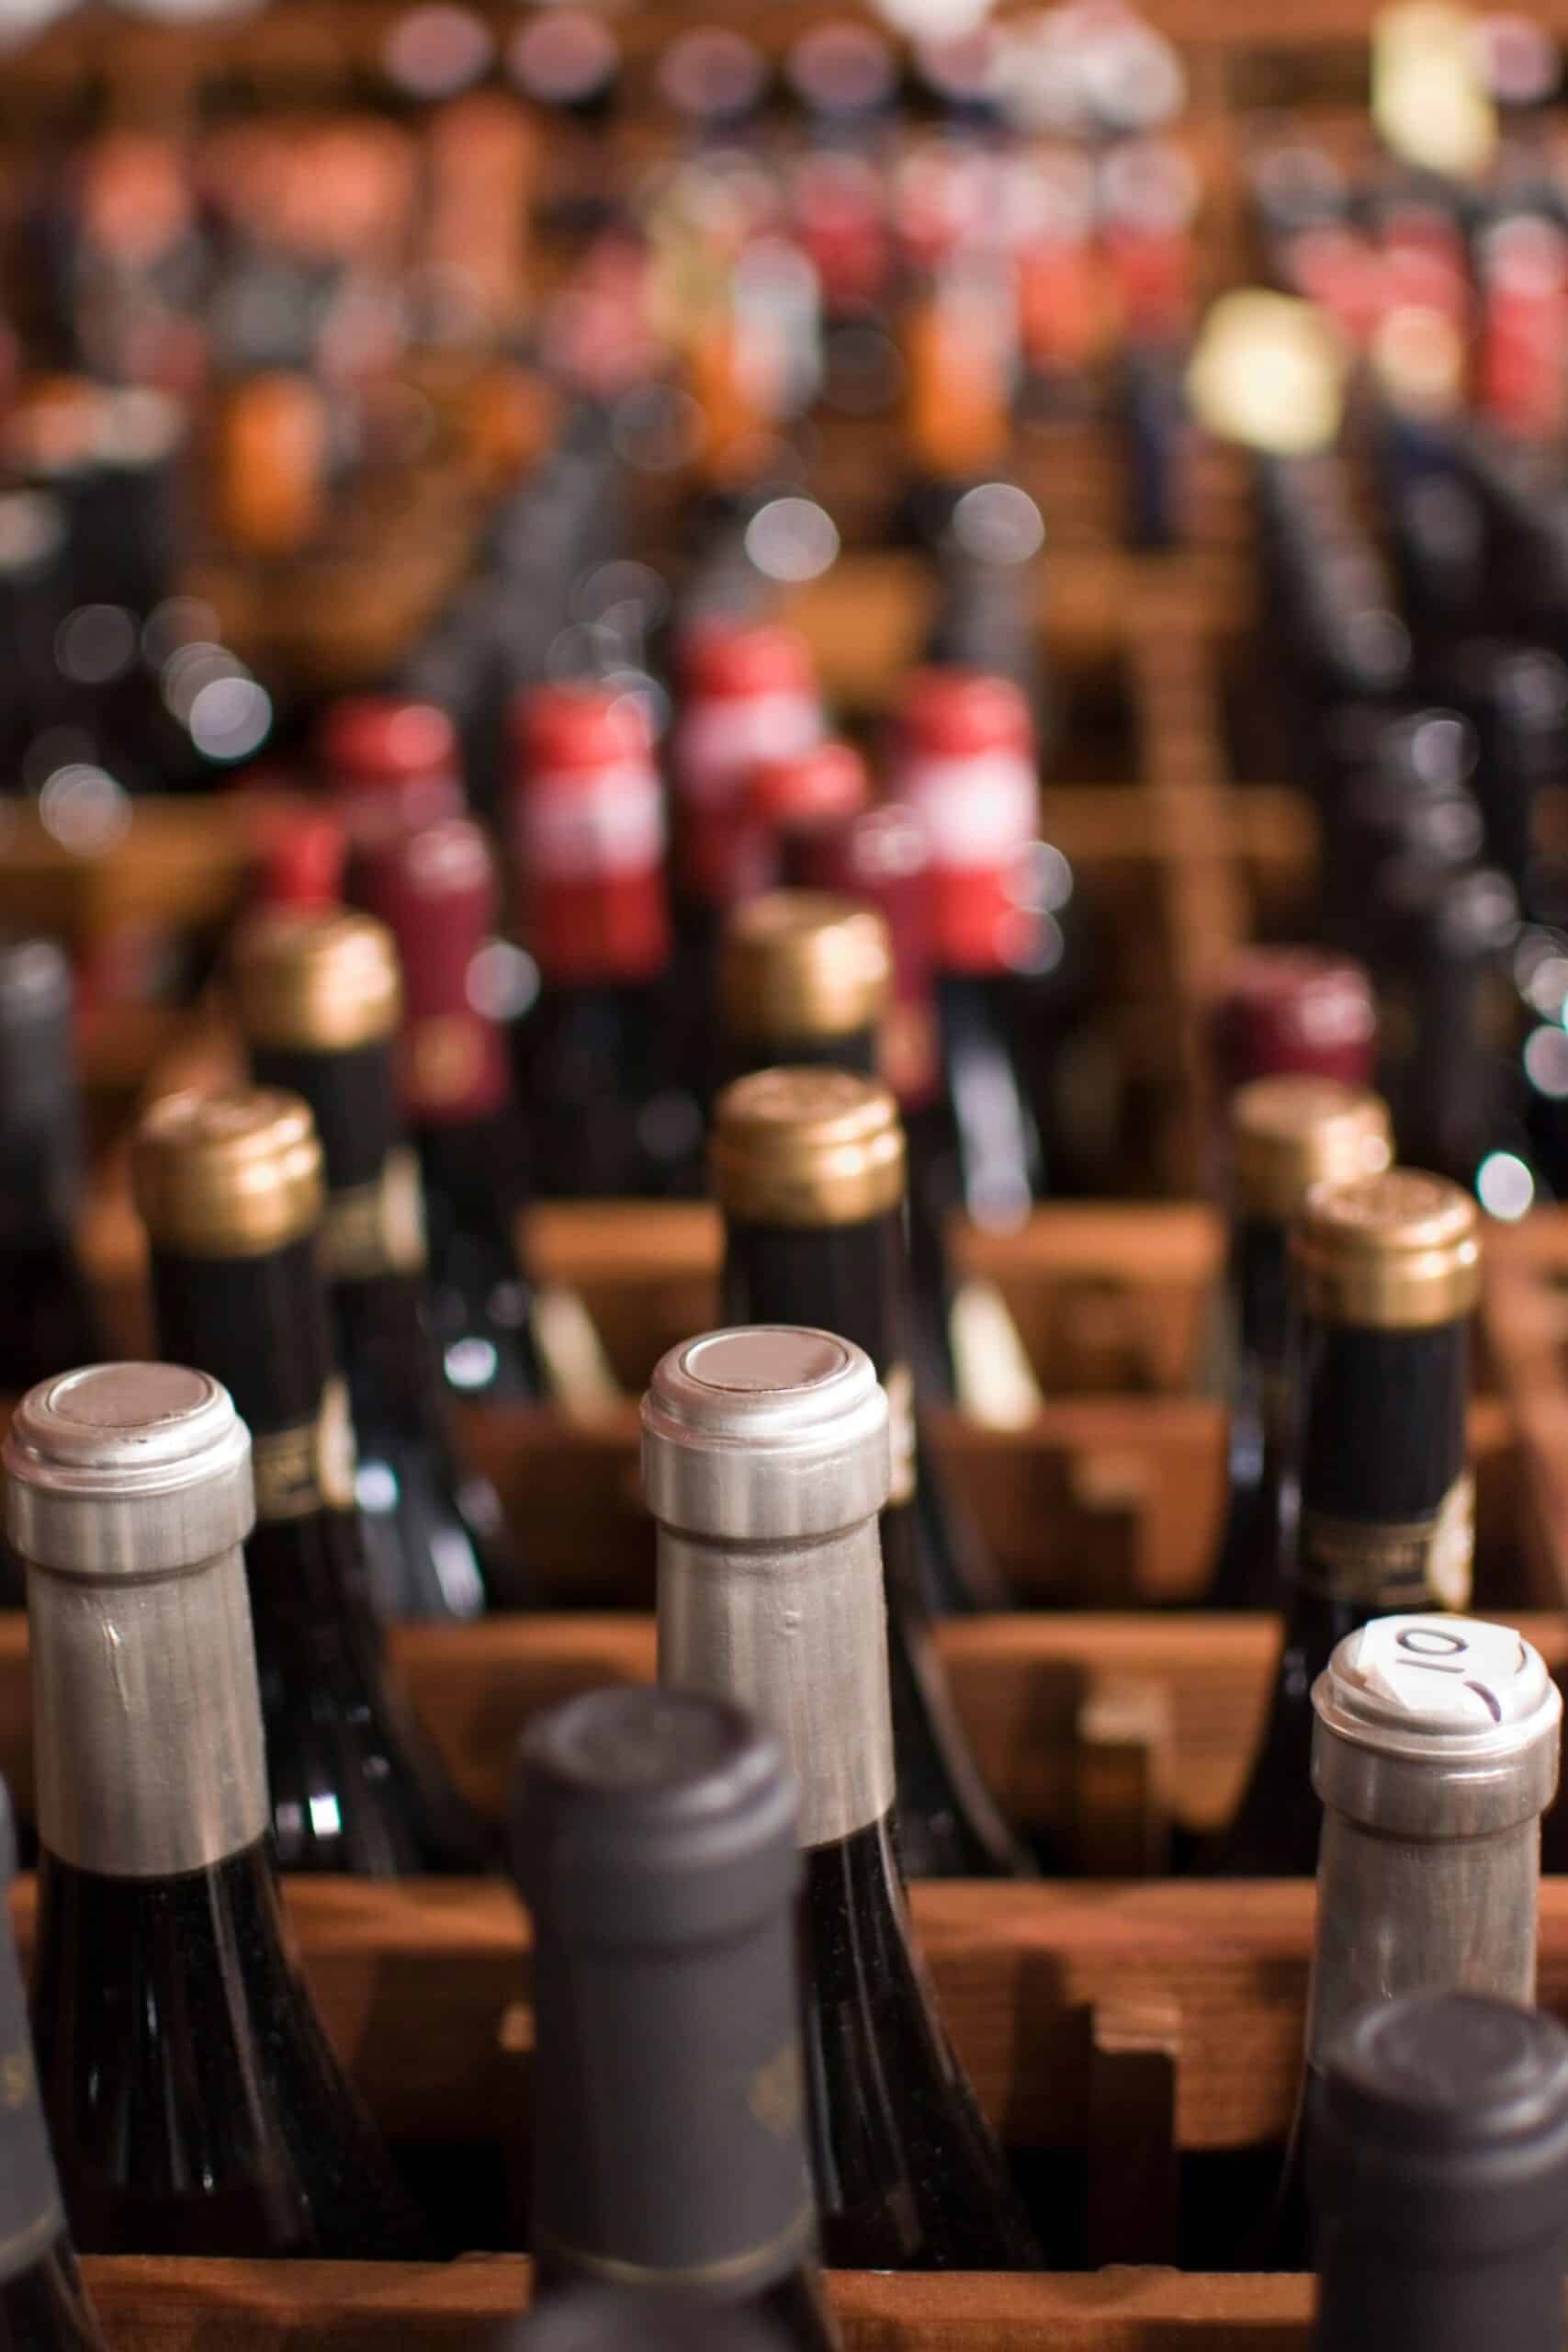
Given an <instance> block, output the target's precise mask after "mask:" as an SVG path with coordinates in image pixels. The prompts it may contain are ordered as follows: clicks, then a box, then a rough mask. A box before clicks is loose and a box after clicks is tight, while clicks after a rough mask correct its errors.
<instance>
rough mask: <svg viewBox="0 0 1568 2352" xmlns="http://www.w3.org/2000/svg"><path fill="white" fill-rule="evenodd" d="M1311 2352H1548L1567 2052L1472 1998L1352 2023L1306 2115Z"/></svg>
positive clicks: (1554, 2314)
mask: <svg viewBox="0 0 1568 2352" xmlns="http://www.w3.org/2000/svg"><path fill="white" fill-rule="evenodd" d="M1313 2138H1314V2144H1315V2148H1316V2161H1315V2162H1314V2166H1313V2184H1312V2186H1313V2211H1314V2220H1315V2237H1316V2244H1317V2267H1318V2291H1317V2317H1316V2322H1315V2324H1314V2332H1313V2338H1312V2341H1313V2346H1314V2352H1491V2348H1492V2346H1495V2345H1499V2344H1506V2345H1507V2346H1509V2352H1557V2347H1558V2346H1560V2345H1561V2344H1562V2213H1563V2209H1564V2201H1565V2199H1568V2035H1565V2034H1564V2033H1563V2030H1562V2027H1561V2026H1560V2025H1559V2024H1558V2023H1557V2021H1556V2019H1555V2018H1549V2017H1544V2016H1542V2015H1541V2014H1540V2012H1539V2011H1538V2010H1533V2009H1528V2008H1524V2007H1519V2006H1518V2005H1517V2003H1513V2002H1507V2001H1498V2000H1490V1999H1488V1998H1487V1997H1486V1996H1484V1995H1483V1994H1479V1993H1473V1992H1469V1991H1465V1992H1453V1993H1432V1994H1425V1993H1417V1994H1407V1995H1405V1996H1404V1998H1402V1999H1398V2000H1392V2001H1380V2002H1378V2003H1376V2004H1375V2005H1374V2006H1371V2007H1368V2008H1365V2009H1363V2010H1362V2011H1361V2012H1360V2014H1359V2017H1357V2018H1355V2019H1353V2020H1352V2022H1351V2023H1349V2024H1348V2026H1347V2027H1346V2029H1345V2031H1344V2032H1343V2034H1341V2036H1340V2037H1339V2039H1338V2040H1337V2041H1336V2043H1335V2045H1334V2048H1333V2050H1332V2051H1331V2052H1330V2053H1329V2059H1328V2066H1327V2071H1326V2074H1325V2080H1324V2083H1323V2086H1322V2090H1321V2093H1320V2095H1319V2097H1318V2099H1317V2101H1316V2104H1315V2106H1314V2130H1313Z"/></svg>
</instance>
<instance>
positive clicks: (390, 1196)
mask: <svg viewBox="0 0 1568 2352" xmlns="http://www.w3.org/2000/svg"><path fill="white" fill-rule="evenodd" d="M424 1258H425V1252H424V1194H423V1190H422V1189H421V1185H420V1181H419V1161H418V1159H417V1158H416V1156H415V1154H414V1152H413V1150H412V1147H411V1146H409V1145H407V1144H400V1145H399V1146H398V1147H397V1148H396V1149H395V1150H392V1151H389V1153H388V1154H387V1158H386V1160H385V1162H384V1163H383V1166H382V1169H381V1173H380V1175H379V1176H378V1178H377V1179H376V1180H375V1182H373V1183H369V1184H355V1185H351V1186H350V1187H349V1189H348V1190H347V1191H346V1192H342V1193H331V1194H329V1196H328V1199H327V1204H326V1211H325V1214H324V1216H323V1217H322V1220H321V1263H322V1266H323V1268H324V1270H325V1272H326V1274H327V1277H328V1280H329V1281H332V1282H350V1283H354V1282H370V1281H373V1280H374V1278H375V1277H376V1275H378V1274H417V1273H420V1272H423V1267H424Z"/></svg>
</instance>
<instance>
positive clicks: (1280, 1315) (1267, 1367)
mask: <svg viewBox="0 0 1568 2352" xmlns="http://www.w3.org/2000/svg"><path fill="white" fill-rule="evenodd" d="M1229 1278H1230V1289H1231V1297H1232V1301H1233V1304H1234V1310H1235V1332H1236V1341H1237V1345H1238V1347H1239V1350H1240V1352H1241V1354H1242V1357H1243V1358H1244V1360H1245V1361H1246V1362H1247V1363H1248V1364H1250V1365H1253V1366H1256V1367H1257V1369H1258V1373H1259V1374H1271V1375H1273V1377H1274V1378H1275V1380H1276V1381H1278V1380H1279V1379H1280V1376H1281V1375H1282V1374H1283V1372H1284V1369H1285V1364H1286V1360H1287V1356H1288V1352H1289V1339H1290V1274H1289V1266H1288V1261H1287V1254H1286V1228H1285V1227H1284V1226H1282V1225H1279V1224H1275V1223H1274V1222H1273V1221H1272V1220H1271V1219H1266V1218H1264V1217H1260V1216H1247V1214H1245V1213H1244V1214H1243V1215H1242V1216H1239V1217H1238V1218H1237V1219H1236V1222H1235V1225H1234V1227H1232V1230H1231V1245H1230V1277H1229Z"/></svg>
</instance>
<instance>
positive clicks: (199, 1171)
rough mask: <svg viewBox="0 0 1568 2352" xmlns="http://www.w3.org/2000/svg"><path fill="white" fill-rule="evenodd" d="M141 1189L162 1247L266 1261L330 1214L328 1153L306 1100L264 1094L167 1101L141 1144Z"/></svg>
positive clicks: (136, 1183)
mask: <svg viewBox="0 0 1568 2352" xmlns="http://www.w3.org/2000/svg"><path fill="white" fill-rule="evenodd" d="M130 1174H131V1191H132V1193H133V1196H134V1198H135V1202H136V1206H137V1210H138V1212H139V1214H140V1216H141V1220H142V1223H143V1224H144V1225H145V1226H146V1227H147V1231H148V1234H149V1236H150V1237H151V1238H152V1246H153V1248H154V1249H161V1250H172V1251H174V1252H175V1254H177V1255H179V1256H183V1257H192V1258H252V1257H261V1256H263V1255H265V1252H266V1251H268V1250H279V1249H282V1248H283V1247H285V1245H286V1244H288V1242H290V1241H298V1240H300V1239H301V1238H303V1237H304V1236H305V1235H306V1234H308V1233H310V1231H311V1230H312V1229H313V1228H314V1227H315V1226H316V1225H317V1224H318V1223H319V1222H320V1220H321V1201H322V1191H321V1182H322V1179H321V1144H320V1142H319V1141H318V1139H317V1136H316V1128H315V1122H314V1121H313V1120H312V1118H311V1116H310V1112H309V1110H308V1109H307V1108H306V1106H305V1104H304V1103H302V1102H300V1100H299V1097H298V1095H294V1094H284V1093H277V1092H273V1091H270V1090H268V1089H266V1088H264V1087H248V1088H244V1089H236V1090H234V1091H231V1092H227V1093H201V1092H197V1091H188V1092H186V1093H180V1094H166V1095H164V1098H163V1100H162V1102H158V1103H153V1104H152V1107H151V1109H150V1110H149V1111H147V1112H146V1113H145V1114H144V1115H143V1117H142V1119H141V1124H140V1125H139V1126H138V1128H137V1130H136V1135H135V1137H134V1140H133V1142H132V1146H131V1159H130Z"/></svg>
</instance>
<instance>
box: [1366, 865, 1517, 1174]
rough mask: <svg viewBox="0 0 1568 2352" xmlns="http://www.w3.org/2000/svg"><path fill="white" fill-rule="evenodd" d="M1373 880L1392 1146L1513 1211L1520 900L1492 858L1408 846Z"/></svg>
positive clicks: (1381, 1079)
mask: <svg viewBox="0 0 1568 2352" xmlns="http://www.w3.org/2000/svg"><path fill="white" fill-rule="evenodd" d="M1377 891H1378V899H1379V902H1380V908H1381V912H1382V923H1383V925H1384V931H1385V936H1386V939H1387V941H1388V954H1389V962H1390V967H1391V968H1390V971H1389V973H1388V975H1387V977H1385V978H1384V979H1383V981H1382V1010H1383V1022H1382V1055H1381V1057H1380V1062H1379V1070H1378V1084H1379V1089H1380V1091H1382V1093H1384V1094H1385V1095H1386V1096H1387V1098H1388V1105H1389V1109H1390V1111H1391V1112H1392V1114H1393V1127H1394V1133H1395V1135H1396V1136H1398V1138H1399V1148H1400V1152H1401V1155H1402V1156H1403V1157H1404V1158H1405V1159H1414V1160H1416V1161H1418V1162H1419V1163H1420V1164H1421V1165H1422V1166H1424V1167H1428V1168H1435V1169H1438V1170H1440V1171H1441V1173H1442V1174H1443V1175H1445V1176H1450V1177H1451V1178H1452V1179H1453V1181H1454V1182H1456V1183H1459V1184H1463V1185H1466V1186H1470V1187H1473V1188H1474V1190H1475V1191H1476V1193H1478V1194H1479V1196H1480V1198H1481V1200H1482V1202H1483V1204H1484V1206H1485V1207H1486V1208H1488V1209H1489V1210H1491V1211H1492V1212H1493V1213H1494V1214H1501V1215H1504V1216H1518V1215H1519V1214H1521V1212H1522V1210H1523V1209H1524V1208H1527V1207H1528V1206H1529V1200H1530V1194H1531V1190H1532V1188H1533V1181H1534V1180H1533V1177H1532V1175H1531V1173H1530V1151H1529V1142H1528V1140H1527V1137H1526V1133H1525V1126H1524V1119H1523V1100H1522V1090H1521V1088H1520V1086H1519V1083H1518V1077H1517V1068H1516V1065H1515V1062H1514V1059H1513V1053H1512V1050H1511V1049H1512V1047H1513V1045H1514V1042H1515V1041H1514V1039H1513V1038H1512V1037H1511V1036H1510V1035H1509V1034H1508V1029H1509V1025H1510V1024H1511V1021H1512V1017H1513V1007H1512V1005H1511V1003H1510V996H1509V988H1508V978H1509V975H1508V968H1507V967H1508V959H1509V952H1510V950H1511V949H1512V948H1513V946H1514V945H1515V944H1516V942H1517V937H1518V901H1517V899H1516V898H1515V896H1514V893H1513V891H1512V889H1511V888H1509V885H1508V883H1507V880H1506V877H1505V876H1503V875H1501V874H1499V873H1498V872H1497V871H1496V870H1495V868H1494V867H1491V866H1471V867H1467V866H1462V865H1461V866H1457V867H1456V866H1453V865H1448V864H1446V863H1444V862H1442V861H1440V860H1438V859H1435V858H1430V857H1420V856H1409V855H1407V856H1404V857H1400V858H1395V859H1391V860H1390V861H1389V862H1388V863H1387V864H1386V865H1383V866H1382V868H1381V869H1380V870H1379V873H1378V876H1377ZM1511 1177H1512V1178H1513V1179H1514V1181H1516V1182H1517V1181H1518V1180H1520V1179H1522V1181H1523V1185H1524V1196H1523V1199H1522V1200H1514V1201H1510V1198H1509V1189H1510V1178H1511Z"/></svg>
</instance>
